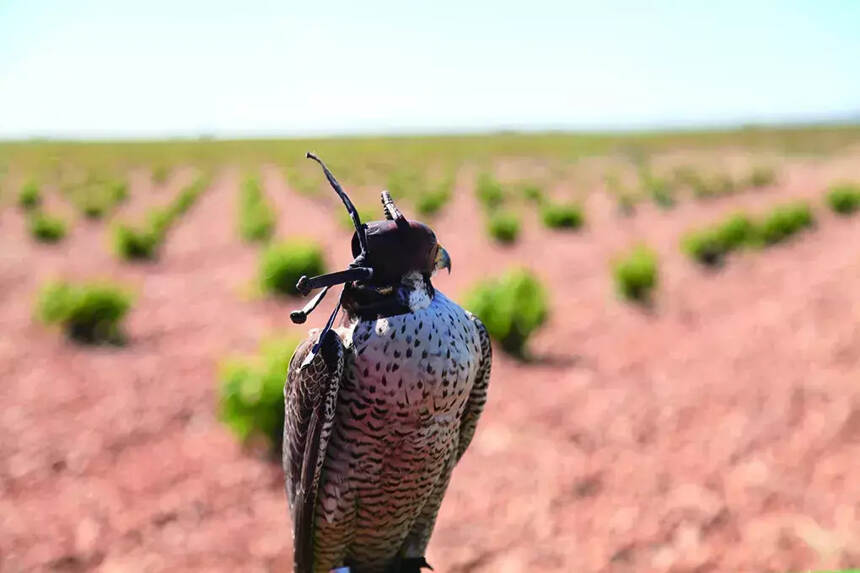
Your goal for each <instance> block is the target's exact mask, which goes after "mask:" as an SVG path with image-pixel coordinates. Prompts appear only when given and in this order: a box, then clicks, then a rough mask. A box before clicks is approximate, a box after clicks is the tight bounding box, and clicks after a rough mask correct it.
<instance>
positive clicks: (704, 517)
mask: <svg viewBox="0 0 860 573" xmlns="http://www.w3.org/2000/svg"><path fill="white" fill-rule="evenodd" d="M849 159H850V160H842V161H834V160H830V161H828V162H818V163H812V162H805V163H804V162H794V163H792V164H790V165H788V166H787V167H786V168H785V169H784V172H783V181H782V183H781V184H780V186H779V189H771V190H766V191H761V192H752V193H748V194H745V195H739V196H736V197H732V198H729V199H721V200H716V201H713V202H710V203H700V202H695V201H693V200H685V201H684V202H682V203H681V204H680V205H679V206H678V207H677V208H676V209H675V210H673V211H670V212H660V211H658V210H656V209H655V208H653V207H650V206H645V207H643V208H642V209H641V210H640V212H639V213H638V214H637V215H636V216H634V217H633V218H630V219H621V218H618V217H617V216H616V215H615V214H614V212H613V205H612V204H611V202H610V201H609V199H608V198H607V196H606V195H605V193H592V194H591V195H590V196H589V199H588V204H587V214H588V216H589V221H588V227H587V229H586V230H584V231H583V232H581V233H563V232H562V233H559V232H551V231H547V230H545V229H543V228H541V227H540V226H539V225H538V222H537V219H536V217H535V215H534V214H532V213H528V214H527V215H526V219H527V220H526V225H525V228H524V232H523V237H522V240H521V241H520V242H519V243H518V244H516V245H515V246H513V247H511V248H504V247H498V246H495V245H493V244H491V243H490V241H489V239H488V238H487V236H486V235H485V233H484V231H483V221H482V219H481V218H480V216H479V214H478V213H479V210H478V207H477V205H476V204H475V202H474V200H473V198H472V194H471V193H470V192H469V181H471V180H472V174H471V173H467V172H465V171H464V172H463V173H462V174H461V177H460V180H459V181H458V193H457V194H456V196H455V199H454V201H453V203H452V204H451V205H449V206H448V207H447V208H446V210H445V213H444V214H443V215H442V216H441V217H440V218H439V219H438V220H437V221H436V222H435V223H434V227H435V229H436V231H437V234H438V236H439V238H440V241H441V242H442V243H443V244H444V245H445V246H446V247H447V248H448V250H449V252H450V253H451V254H452V258H453V263H454V272H453V274H452V275H451V276H450V277H449V276H442V277H439V278H438V280H437V281H436V282H437V286H438V287H439V288H440V289H441V290H443V291H445V292H447V293H449V294H452V295H454V296H455V297H457V296H459V295H462V293H463V292H464V290H465V289H466V288H467V287H468V285H470V284H471V283H473V282H474V281H475V280H477V279H479V278H481V277H483V276H486V275H489V274H493V273H497V272H499V271H501V270H502V269H504V268H506V267H508V266H511V265H514V264H526V265H529V266H531V267H532V268H534V269H536V270H537V271H538V273H539V274H540V275H541V276H542V277H543V279H545V281H546V283H547V285H548V287H549V289H550V292H551V294H552V303H553V314H552V318H551V320H550V322H549V324H548V325H547V327H546V328H545V329H544V330H543V331H541V332H540V333H539V334H538V335H537V336H536V337H535V339H534V340H533V344H532V349H533V351H534V354H535V355H536V356H537V359H536V361H535V362H533V363H529V364H522V363H517V362H516V361H513V360H511V359H509V358H506V357H505V356H503V355H502V353H501V352H497V353H496V359H495V363H494V371H493V376H492V383H491V396H490V401H489V404H488V407H487V410H486V412H485V414H484V417H483V419H482V421H481V424H480V426H479V430H478V434H477V436H476V438H475V441H474V443H473V445H472V447H471V449H470V451H469V452H468V453H467V455H466V456H465V458H464V460H463V462H462V463H461V464H460V466H459V467H458V468H457V469H456V471H455V473H454V478H453V481H452V484H451V488H450V491H449V494H448V497H447V498H446V501H445V503H444V504H443V508H442V512H441V515H440V517H439V521H438V523H437V527H436V531H435V534H434V536H433V539H432V541H431V544H430V550H429V555H428V560H429V561H430V562H431V563H432V564H433V565H434V566H435V567H436V570H437V571H442V572H456V571H488V572H490V571H491V572H493V573H501V572H508V571H510V572H516V571H626V570H629V571H669V570H671V571H693V570H695V571H739V570H757V571H771V570H773V571H785V570H802V569H808V568H835V567H847V566H855V567H857V566H860V549H858V548H860V480H858V479H857V477H858V475H860V384H858V382H860V297H858V293H860V248H858V246H860V220H853V221H852V220H844V219H838V218H836V217H834V216H832V215H830V214H828V213H827V212H825V210H824V209H823V208H821V202H820V201H819V197H820V196H821V190H822V189H823V188H824V187H825V186H826V184H827V183H829V182H830V181H832V180H833V179H839V178H843V177H849V176H850V177H853V178H860V163H858V162H857V160H856V155H855V156H853V157H851V158H849ZM179 179H181V176H180V177H177V178H176V181H174V184H173V185H172V186H173V187H176V186H177V185H178V184H179ZM264 181H265V184H266V189H267V192H268V195H269V197H270V198H271V199H272V200H273V201H274V202H275V203H276V205H277V208H278V211H279V229H278V232H279V234H280V235H281V236H287V235H295V234H300V235H310V236H314V237H316V238H318V239H320V240H322V241H323V243H324V244H325V246H326V250H327V252H328V254H329V257H330V261H331V264H332V266H334V265H341V264H345V263H346V262H347V261H348V259H349V256H348V250H349V249H348V236H349V235H348V233H347V232H346V231H344V230H342V229H341V228H340V227H339V225H338V224H337V219H336V216H335V209H336V205H335V203H334V202H333V201H331V200H329V198H326V197H324V198H322V199H319V200H315V199H308V198H305V197H301V196H299V195H296V194H293V193H290V192H289V191H288V190H287V188H286V186H285V183H284V182H283V181H282V179H281V178H280V174H279V173H278V172H277V171H276V170H275V169H273V168H268V169H266V170H265V172H264ZM238 182H239V172H238V171H237V170H227V171H225V172H224V173H221V174H220V175H219V176H218V177H217V178H216V180H215V183H214V185H213V187H212V188H211V189H210V190H209V191H207V192H206V193H205V194H204V195H203V196H201V198H200V200H199V202H198V204H197V205H195V206H194V207H193V208H192V209H191V211H190V212H189V213H188V214H187V215H186V216H185V217H184V218H183V219H182V220H181V221H180V222H179V223H178V225H177V227H176V228H175V229H174V230H173V231H172V232H171V234H170V236H169V238H168V240H167V244H166V248H165V249H164V251H163V253H162V257H161V259H160V260H159V261H158V262H157V263H154V264H143V265H133V264H127V263H121V262H119V261H117V260H116V259H115V258H113V256H112V255H110V254H109V252H108V251H107V248H106V243H107V239H106V233H105V225H103V224H95V223H88V222H86V221H79V222H78V223H77V224H75V225H74V226H73V228H72V230H71V234H70V236H69V237H68V239H67V240H66V241H65V242H63V243H60V244H59V245H57V246H43V245H38V244H36V243H34V242H33V241H32V240H30V239H29V237H28V235H27V233H26V229H25V226H24V219H23V217H22V216H21V215H20V214H19V213H18V212H17V211H16V210H15V209H13V208H11V207H6V208H4V209H3V210H2V211H0V332H1V333H2V335H0V380H2V382H0V400H2V404H3V406H2V408H0V571H15V572H17V571H34V570H89V569H98V570H102V571H166V570H169V571H180V570H199V571H265V570H279V571H286V570H289V569H290V556H291V542H290V529H289V523H288V518H287V511H286V502H285V498H284V493H283V484H282V477H281V472H280V469H279V467H278V466H277V465H276V464H272V463H271V462H269V461H267V460H264V459H260V458H258V457H255V456H253V455H252V454H249V453H247V452H242V451H241V449H240V448H239V446H238V445H237V444H236V443H235V441H234V439H233V437H232V436H231V435H230V434H229V433H228V432H227V430H226V429H225V428H224V427H223V426H222V425H221V424H220V423H219V422H218V420H217V419H216V414H215V407H216V405H215V394H214V388H215V371H216V364H217V361H218V359H219V358H221V357H223V356H225V355H227V354H230V353H233V352H245V351H251V350H253V349H254V348H255V347H256V346H257V343H258V341H259V340H260V339H262V338H264V337H266V336H267V335H269V334H272V333H277V332H283V331H297V332H298V331H302V330H304V329H298V328H296V327H293V326H292V325H291V324H290V322H289V311H290V310H291V308H293V307H295V306H297V305H300V304H301V302H300V301H289V302H286V303H284V302H275V301H271V300H266V299H263V298H259V297H255V296H254V295H253V294H251V291H252V289H251V287H250V283H251V280H252V278H253V276H254V273H255V271H256V259H257V249H256V248H255V247H251V246H247V245H244V244H242V243H241V241H240V240H239V239H238V237H237V233H236V230H235V203H236V198H237V189H238ZM147 186H148V183H147V182H146V181H142V180H141V181H137V182H136V183H135V184H134V185H133V186H132V190H131V191H132V196H133V199H132V202H131V204H130V205H129V206H128V207H124V208H123V209H124V211H126V213H124V216H133V215H134V214H135V213H137V212H140V210H141V209H142V208H144V207H145V206H146V205H151V204H155V203H159V202H162V201H165V200H166V199H167V198H169V197H170V196H171V193H172V192H171V191H169V190H167V191H160V192H153V191H151V190H150V189H148V188H147ZM794 196H808V197H810V198H812V199H814V201H815V202H816V204H817V206H818V207H819V209H818V212H819V226H818V227H817V228H816V229H815V230H814V231H812V232H809V233H806V234H804V235H803V236H801V237H799V238H798V239H797V240H795V241H792V242H791V243H790V244H787V245H785V246H780V247H777V248H773V249H769V250H767V251H765V252H756V253H745V254H741V255H739V256H737V257H734V258H733V259H732V260H731V261H730V262H729V264H728V265H727V267H726V268H724V269H723V270H721V271H720V272H717V273H707V272H703V271H702V270H700V269H699V268H697V267H696V266H695V265H693V264H692V263H691V262H689V261H688V260H686V259H685V258H684V257H683V256H682V254H681V253H679V252H678V247H677V245H678V238H679V236H680V235H681V234H682V233H683V231H684V230H685V229H686V228H688V227H689V226H691V225H698V224H703V223H706V222H709V221H711V220H713V219H715V218H717V217H718V216H720V215H721V214H722V213H725V212H729V211H731V210H733V209H735V208H737V207H739V206H745V207H749V208H750V209H752V210H756V209H758V208H763V207H766V206H768V205H771V204H773V203H775V202H778V201H780V200H782V199H784V198H786V197H794ZM404 210H405V211H406V212H407V214H408V213H409V209H408V207H406V208H405V209H404ZM640 239H644V240H647V241H648V243H649V244H651V245H652V246H653V247H654V248H655V249H656V250H657V251H658V253H659V255H660V258H661V266H660V272H661V277H660V280H661V284H660V288H659V293H658V296H657V298H656V304H655V306H654V308H653V309H652V310H650V311H643V310H640V309H638V308H634V307H632V306H630V305H627V304H625V303H622V302H620V301H619V300H617V299H616V298H615V296H614V295H613V293H612V284H611V277H610V274H609V270H608V264H609V260H611V258H612V257H613V255H614V254H615V253H616V252H618V251H619V250H621V249H624V248H626V247H628V246H629V245H631V244H633V243H635V242H636V241H638V240H640ZM54 276H65V277H73V278H83V277H91V276H108V277H112V278H115V279H117V280H120V281H123V282H126V283H128V284H129V285H132V286H133V287H134V289H135V291H136V293H137V300H136V304H135V307H134V310H133V312H132V313H131V315H130V317H129V320H128V323H127V333H128V335H129V339H130V344H129V345H128V346H126V347H123V348H118V349H117V348H85V347H78V346H75V345H74V344H71V343H69V342H67V341H66V340H64V339H63V337H62V336H61V335H60V334H59V333H58V332H56V331H53V330H49V329H46V328H45V327H44V326H42V325H40V324H37V323H35V322H34V320H33V319H32V301H33V297H34V294H35V293H36V292H37V290H38V287H39V285H40V284H41V283H42V282H43V281H44V280H46V279H47V278H49V277H54ZM328 304H331V303H330V301H329V303H328ZM327 308H330V306H328V305H326V306H324V308H322V309H320V310H319V311H318V312H317V313H316V315H315V318H313V319H312V322H319V321H321V320H323V316H324V315H325V314H327V310H326V309H327Z"/></svg>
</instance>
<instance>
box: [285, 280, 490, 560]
mask: <svg viewBox="0 0 860 573" xmlns="http://www.w3.org/2000/svg"><path fill="white" fill-rule="evenodd" d="M428 298H429V297H428ZM413 302H414V301H413ZM419 305H420V302H419ZM338 336H339V337H340V339H341V340H342V342H343V351H344V367H343V370H344V371H343V375H342V377H341V378H340V382H339V390H338V392H337V405H336V408H335V414H334V418H333V423H332V428H331V438H330V440H329V442H328V447H327V449H326V453H325V457H324V462H323V465H322V472H321V480H320V483H319V489H318V498H317V502H316V504H315V509H314V517H313V554H314V566H313V568H312V569H309V570H313V571H328V570H329V569H331V568H334V567H336V566H341V565H349V566H350V567H351V570H352V571H353V572H354V573H355V572H357V573H361V572H363V571H368V572H375V571H380V572H381V571H388V570H391V569H389V568H390V567H396V562H397V561H398V560H400V559H409V558H413V559H416V558H419V557H423V555H424V551H425V548H426V545H427V542H428V540H429V537H430V533H431V531H432V528H433V524H434V522H435V519H436V514H437V512H438V509H439V505H440V504H441V501H442V497H443V495H444V493H445V489H446V487H447V485H448V479H449V477H450V474H451V470H452V469H453V467H454V464H455V463H456V462H457V461H458V460H459V458H460V456H461V455H462V453H463V451H464V450H465V448H466V446H467V445H468V443H469V441H470V440H471V438H472V435H473V433H474V430H475V424H476V423H477V419H478V416H479V415H480V412H481V410H482V409H483V405H484V402H485V400H486V388H487V379H488V377H489V363H490V345H489V339H488V337H487V333H486V329H485V328H484V326H483V325H482V324H481V323H480V321H478V320H477V319H476V318H474V317H473V316H472V315H471V314H469V313H467V312H466V311H465V310H463V309H462V308H460V307H459V306H458V305H457V304H455V303H454V302H452V301H451V300H450V299H448V298H447V297H446V296H444V295H443V294H441V293H440V292H438V291H436V292H435V294H434V295H433V296H432V299H430V300H429V301H428V304H426V306H424V307H423V308H420V309H418V310H415V311H413V312H408V313H404V314H400V315H397V316H391V317H388V318H379V319H374V320H360V319H356V320H354V321H353V322H352V323H351V324H350V325H348V326H347V327H345V328H343V329H341V330H340V331H339V332H338ZM299 358H300V357H299V356H297V357H296V358H294V360H293V363H292V364H291V367H290V368H291V374H292V370H293V369H294V368H296V367H297V366H298V365H299V364H301V362H299ZM298 542H299V540H297V543H298ZM394 570H397V569H394ZM416 570H417V569H416Z"/></svg>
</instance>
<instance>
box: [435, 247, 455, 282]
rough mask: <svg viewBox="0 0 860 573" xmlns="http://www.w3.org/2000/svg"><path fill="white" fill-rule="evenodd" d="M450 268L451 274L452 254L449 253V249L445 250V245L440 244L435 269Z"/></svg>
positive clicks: (449, 272)
mask: <svg viewBox="0 0 860 573" xmlns="http://www.w3.org/2000/svg"><path fill="white" fill-rule="evenodd" d="M441 269H448V274H449V275H450V274H451V256H450V255H449V254H448V251H446V250H445V247H443V246H442V245H439V249H438V250H437V251H436V264H435V266H434V270H437V271H438V270H441Z"/></svg>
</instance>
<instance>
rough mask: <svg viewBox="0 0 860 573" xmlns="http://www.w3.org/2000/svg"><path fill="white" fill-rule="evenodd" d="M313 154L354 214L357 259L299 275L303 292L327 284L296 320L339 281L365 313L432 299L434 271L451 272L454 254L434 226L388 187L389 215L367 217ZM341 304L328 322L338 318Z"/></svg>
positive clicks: (346, 301)
mask: <svg viewBox="0 0 860 573" xmlns="http://www.w3.org/2000/svg"><path fill="white" fill-rule="evenodd" d="M308 157H309V158H311V159H314V160H315V161H317V162H318V163H319V164H320V165H321V166H322V168H323V172H324V173H325V175H326V178H327V179H328V181H329V183H330V184H331V186H332V188H333V189H334V190H335V192H336V193H337V194H338V196H339V197H340V199H341V200H342V201H343V204H344V206H345V207H346V209H347V211H348V212H349V214H350V217H351V218H352V222H353V224H354V226H355V232H354V233H353V235H352V255H353V257H354V259H353V261H352V263H350V264H349V266H348V267H347V269H345V270H343V271H338V272H334V273H329V274H325V275H320V276H317V277H312V278H308V277H302V278H301V279H300V280H299V282H298V284H297V285H296V288H297V289H298V291H299V292H300V293H302V294H308V293H310V292H311V291H312V290H313V289H316V288H322V290H321V291H320V293H319V294H317V296H316V297H314V299H313V300H311V301H310V302H309V303H308V304H307V305H306V306H305V308H304V309H302V310H301V311H296V312H293V313H292V315H291V318H292V319H293V322H297V323H301V322H304V321H305V320H306V318H307V315H308V314H309V313H310V312H311V311H313V309H314V308H316V306H317V304H319V302H320V300H322V297H323V296H325V293H326V291H327V290H328V289H329V288H330V287H332V286H334V285H337V284H344V285H345V286H344V291H343V293H342V295H341V302H342V303H343V306H344V308H345V309H346V310H347V312H348V313H349V314H350V315H356V316H359V317H362V318H376V317H383V316H392V315H395V314H402V313H404V312H409V311H410V310H415V307H416V306H418V305H425V304H427V303H429V301H430V300H431V299H432V298H433V296H434V290H433V286H432V284H431V283H430V277H431V276H432V275H433V273H435V272H436V271H437V270H440V269H443V268H445V269H448V272H451V258H450V256H449V255H448V252H447V251H446V250H445V249H444V248H443V247H442V246H441V245H440V244H439V243H438V241H437V240H436V234H435V233H434V232H433V230H432V229H430V227H428V226H427V225H425V224H424V223H420V222H418V221H409V220H407V219H406V217H404V216H403V213H401V212H400V210H399V209H398V208H397V206H396V205H395V204H394V201H393V200H392V199H391V196H390V195H389V194H388V192H387V191H383V192H382V212H383V215H384V216H385V219H384V220H380V221H370V222H367V223H362V222H361V219H360V218H359V215H358V211H357V210H356V209H355V207H354V206H353V204H352V201H350V199H349V197H348V196H347V195H346V193H345V192H344V191H343V189H342V188H341V186H340V184H339V183H338V182H337V180H336V179H335V178H334V176H333V175H332V174H331V172H330V171H329V170H328V168H327V167H326V166H325V164H324V163H323V162H322V161H321V160H320V159H319V158H317V157H316V156H315V155H313V154H311V153H308ZM338 308H339V306H338ZM338 308H336V309H335V312H334V313H333V315H332V317H331V318H330V319H329V324H328V325H327V328H330V326H331V324H332V323H333V321H334V317H335V315H336V314H337V310H338Z"/></svg>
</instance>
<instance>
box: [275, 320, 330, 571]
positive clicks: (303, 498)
mask: <svg viewBox="0 0 860 573" xmlns="http://www.w3.org/2000/svg"><path fill="white" fill-rule="evenodd" d="M315 342H316V332H312V333H311V335H310V337H309V338H308V340H306V341H305V342H303V343H302V344H301V345H300V346H299V347H298V348H297V349H296V352H295V353H294V354H293V357H292V359H291V360H290V368H289V371H288V373H287V383H286V385H285V387H284V404H285V421H284V450H283V463H284V474H285V475H286V483H287V497H288V499H289V502H290V509H291V511H292V517H293V543H294V546H295V549H294V568H295V571H296V573H309V572H311V571H313V564H314V554H313V548H314V510H315V508H316V502H317V492H318V491H319V484H320V474H321V473H322V467H323V463H324V462H325V455H326V448H327V446H328V441H329V437H330V436H331V430H332V426H333V424H334V413H335V406H336V404H337V393H338V389H339V388H340V381H341V377H342V376H343V364H344V354H345V350H344V347H343V344H342V342H341V340H340V337H339V336H338V335H337V334H336V333H335V332H333V331H328V333H327V334H326V338H325V340H323V341H322V344H321V345H320V349H319V351H318V352H317V354H316V355H314V356H313V357H312V358H309V356H310V353H311V349H312V348H313V345H314V343H315Z"/></svg>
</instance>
